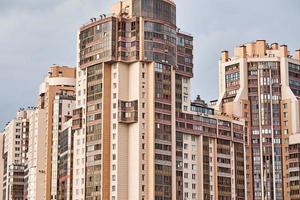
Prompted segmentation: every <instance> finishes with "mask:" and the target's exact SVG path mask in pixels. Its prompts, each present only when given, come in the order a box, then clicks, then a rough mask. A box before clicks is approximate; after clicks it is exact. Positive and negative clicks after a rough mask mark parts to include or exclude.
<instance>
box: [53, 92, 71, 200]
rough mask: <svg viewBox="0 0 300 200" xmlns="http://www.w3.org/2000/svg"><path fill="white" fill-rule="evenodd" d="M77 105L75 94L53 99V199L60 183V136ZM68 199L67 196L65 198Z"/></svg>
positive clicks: (58, 96)
mask: <svg viewBox="0 0 300 200" xmlns="http://www.w3.org/2000/svg"><path fill="white" fill-rule="evenodd" d="M74 105H75V96H70V95H62V94H59V95H56V96H55V98H54V101H53V116H52V160H51V163H52V166H51V167H52V173H51V179H52V183H51V191H52V192H51V193H52V197H53V199H57V198H58V194H57V192H58V190H59V184H60V182H59V181H58V176H59V174H58V168H59V166H58V165H59V137H60V134H62V132H63V130H64V129H63V124H64V123H65V122H67V121H69V120H70V119H71V118H72V114H73V109H74ZM65 199H66V198H65Z"/></svg>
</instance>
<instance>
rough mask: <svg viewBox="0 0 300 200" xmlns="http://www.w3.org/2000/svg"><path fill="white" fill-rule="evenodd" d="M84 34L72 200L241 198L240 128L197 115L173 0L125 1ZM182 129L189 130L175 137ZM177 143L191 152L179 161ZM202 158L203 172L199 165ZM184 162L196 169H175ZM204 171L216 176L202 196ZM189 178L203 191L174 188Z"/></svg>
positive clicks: (188, 40)
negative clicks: (203, 155)
mask: <svg viewBox="0 0 300 200" xmlns="http://www.w3.org/2000/svg"><path fill="white" fill-rule="evenodd" d="M78 35H79V36H78V67H77V83H76V94H77V96H76V109H75V110H74V113H73V124H72V129H73V130H74V131H75V133H74V155H73V161H74V165H73V185H74V187H73V189H74V190H73V198H74V199H82V200H83V199H87V200H92V199H111V200H117V199H122V200H126V199H128V200H146V199H149V200H150V199H156V200H159V199H165V200H170V199H193V198H194V199H199V198H204V197H205V198H204V199H207V198H210V197H217V196H219V197H220V198H223V199H228V198H229V199H230V198H232V197H235V196H238V199H245V194H243V193H245V184H244V182H243V181H242V179H241V178H244V164H243V161H242V160H243V159H244V154H243V140H244V127H243V125H242V121H238V120H233V119H232V118H230V117H226V116H219V117H218V116H217V115H213V114H212V115H211V116H204V117H201V116H198V112H197V111H195V112H193V111H192V110H191V109H192V108H195V107H199V110H201V109H202V108H201V106H197V105H196V104H197V103H194V104H191V101H190V79H191V78H192V77H193V37H192V36H190V35H189V34H185V33H182V32H180V31H179V29H178V28H177V26H176V5H175V3H174V2H173V1H171V0H149V1H142V0H126V1H121V2H119V3H117V4H115V5H114V6H113V8H112V15H110V16H106V15H101V16H100V18H99V19H98V18H97V19H96V18H92V19H91V22H90V23H88V24H85V25H83V26H82V27H81V28H80V30H79V34H78ZM203 109H208V108H203ZM208 110H209V109H208ZM185 116H187V119H182V118H183V117H185ZM191 117H192V118H195V119H191ZM210 118H212V119H211V120H210ZM223 118H224V119H223ZM180 119H181V120H182V122H181V123H182V124H177V123H176V120H180ZM189 120H190V121H189ZM202 120H203V121H202ZM187 122H189V123H187ZM210 122H211V123H212V124H209V123H210ZM223 124H224V125H223ZM176 125H178V127H176ZM179 125H182V126H186V127H185V128H183V127H181V129H180V131H177V129H179V128H180V127H179ZM190 127H195V128H198V129H199V130H198V131H197V130H192V131H191V130H189V129H190ZM202 128H203V130H202ZM177 132H178V133H177ZM219 134H220V135H219ZM221 134H224V135H223V136H222V135H221ZM204 135H205V136H204ZM181 137H182V138H184V141H183V142H184V143H183V145H184V147H185V144H187V145H191V149H190V148H187V149H184V148H183V149H184V151H185V152H184V155H185V154H187V157H183V158H182V157H181V158H180V156H177V152H178V151H179V150H178V151H177V148H179V149H182V146H177V142H176V140H177V138H179V140H180V138H181ZM190 138H193V139H190ZM203 138H204V139H203ZM194 139H195V141H194ZM182 140H183V139H182ZM203 141H205V142H204V143H203ZM206 142H207V143H206ZM196 143H197V144H199V145H200V146H198V145H196ZM207 145H210V146H209V147H208V146H207ZM193 146H196V147H194V148H192V147H193ZM210 148H211V150H212V152H210ZM204 150H205V151H206V152H207V153H208V155H207V157H205V162H206V163H205V166H204V165H201V164H200V165H198V163H202V162H203V160H204V159H203V158H204V157H202V156H201V153H202V151H204ZM194 151H196V152H194ZM75 152H76V153H75ZM77 152H78V153H77ZM178 153H179V154H180V152H178ZM194 157H197V159H196V158H195V159H196V160H192V159H194ZM188 159H191V162H195V164H192V165H191V166H190V167H189V166H188V167H187V168H184V169H182V167H180V166H177V164H178V163H180V162H181V163H182V164H183V165H184V164H185V163H188V162H189V160H188ZM206 159H208V160H206ZM216 163H218V165H214V164H216ZM196 164H197V166H196ZM235 164H237V165H236V166H235ZM208 166H211V167H212V166H216V167H215V168H214V169H213V170H215V172H219V173H218V175H213V174H212V173H211V176H209V177H208V178H209V179H211V181H210V182H209V184H210V185H212V186H211V187H209V188H207V187H206V188H205V189H203V187H201V181H203V182H205V181H208V180H203V179H202V178H201V175H202V174H203V168H205V169H206V170H208V171H209V170H210V168H207V167H208ZM196 168H197V169H196ZM193 170H195V171H193ZM198 170H199V171H198ZM201 170H202V171H201ZM75 171H76V173H75ZM77 172H78V173H77ZM180 173H181V175H180ZM186 173H190V175H191V176H190V177H191V179H192V178H193V177H197V179H196V181H194V183H193V184H196V185H197V186H194V185H192V184H191V185H190V186H188V187H184V186H178V188H177V187H176V186H177V185H178V184H179V183H181V181H180V180H181V179H182V180H183V178H185V177H184V175H185V174H186ZM194 175H195V176H194ZM243 180H244V179H243ZM184 181H185V182H184V183H186V181H187V180H186V179H184ZM192 182H193V181H192ZM83 183H84V184H83ZM182 183H183V182H182ZM231 187H233V188H235V190H233V192H231ZM195 188H196V189H195ZM210 188H212V190H210ZM219 188H220V191H221V192H220V193H218V192H217V190H218V189H219ZM177 189H180V190H182V193H178V192H177ZM203 191H205V192H206V193H205V195H204V194H203ZM183 195H187V196H188V197H184V196H183Z"/></svg>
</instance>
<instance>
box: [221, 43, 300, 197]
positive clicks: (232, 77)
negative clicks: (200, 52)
mask: <svg viewBox="0 0 300 200" xmlns="http://www.w3.org/2000/svg"><path fill="white" fill-rule="evenodd" d="M219 67H220V72H219V88H220V98H219V100H218V102H217V105H216V109H217V110H219V111H221V112H224V113H227V114H230V115H235V116H237V117H241V118H245V119H246V122H245V123H246V126H247V128H248V133H247V140H246V143H247V145H246V146H247V148H246V154H247V160H246V162H247V185H248V189H247V192H248V199H264V200H265V199H290V194H291V193H290V184H289V179H288V177H289V169H288V156H289V151H288V150H289V136H290V135H293V134H296V133H299V129H300V123H299V117H300V115H299V114H300V113H299V102H300V101H299V95H300V78H299V77H300V51H299V50H298V51H296V53H295V56H294V57H293V56H291V55H290V53H289V51H288V47H287V46H286V45H281V46H279V45H278V44H277V43H273V44H271V45H269V44H267V43H266V41H265V40H257V41H256V42H251V43H247V44H244V45H242V46H239V47H236V48H235V50H234V55H233V56H232V57H230V56H229V53H228V51H224V52H222V56H221V60H220V65H219Z"/></svg>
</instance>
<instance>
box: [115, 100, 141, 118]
mask: <svg viewBox="0 0 300 200" xmlns="http://www.w3.org/2000/svg"><path fill="white" fill-rule="evenodd" d="M118 118H119V122H120V123H125V124H131V123H136V122H138V100H135V101H121V100H120V101H119V117H118Z"/></svg>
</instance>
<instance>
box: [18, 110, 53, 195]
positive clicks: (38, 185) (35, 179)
mask: <svg viewBox="0 0 300 200" xmlns="http://www.w3.org/2000/svg"><path fill="white" fill-rule="evenodd" d="M46 125H47V124H46V110H44V109H35V110H34V111H33V113H32V114H31V115H30V116H29V134H28V153H27V154H28V155H27V157H28V160H27V163H26V168H25V171H26V176H25V179H24V182H25V183H26V187H25V195H24V199H28V200H36V199H46V188H45V185H46V166H47V163H46V145H45V144H46V132H45V130H46ZM22 199H23V198H22Z"/></svg>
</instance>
